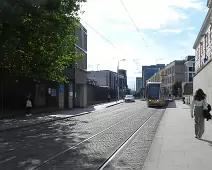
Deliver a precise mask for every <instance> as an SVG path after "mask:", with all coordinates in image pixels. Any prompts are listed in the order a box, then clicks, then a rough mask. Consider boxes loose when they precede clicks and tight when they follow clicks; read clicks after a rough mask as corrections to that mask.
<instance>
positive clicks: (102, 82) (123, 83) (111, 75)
mask: <svg viewBox="0 0 212 170" xmlns="http://www.w3.org/2000/svg"><path fill="white" fill-rule="evenodd" d="M117 76H118V77H119V89H120V90H123V89H125V88H127V77H126V76H125V75H123V74H117V73H116V72H113V71H110V70H101V71H89V72H88V78H89V79H90V80H94V81H95V82H97V85H98V86H102V87H109V88H111V89H117V84H118V81H117Z"/></svg>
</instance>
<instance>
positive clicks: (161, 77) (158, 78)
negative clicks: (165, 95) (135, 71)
mask: <svg viewBox="0 0 212 170" xmlns="http://www.w3.org/2000/svg"><path fill="white" fill-rule="evenodd" d="M165 78H166V75H165V69H162V70H160V71H159V72H157V73H155V74H154V75H153V76H152V77H151V78H150V79H148V80H147V82H162V83H164V84H165Z"/></svg>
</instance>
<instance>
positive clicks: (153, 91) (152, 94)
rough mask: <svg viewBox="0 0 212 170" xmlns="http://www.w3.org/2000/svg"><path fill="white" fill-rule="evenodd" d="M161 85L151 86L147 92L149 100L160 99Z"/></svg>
mask: <svg viewBox="0 0 212 170" xmlns="http://www.w3.org/2000/svg"><path fill="white" fill-rule="evenodd" d="M159 92H160V85H159V84H150V85H149V88H148V90H147V97H148V99H159Z"/></svg>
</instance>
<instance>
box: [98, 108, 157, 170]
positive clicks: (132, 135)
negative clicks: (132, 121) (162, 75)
mask: <svg viewBox="0 0 212 170" xmlns="http://www.w3.org/2000/svg"><path fill="white" fill-rule="evenodd" d="M158 110H159V109H157V110H156V111H155V112H153V113H152V114H151V115H150V116H149V117H148V118H147V119H146V120H145V122H143V123H142V124H141V125H140V126H139V127H138V128H137V129H136V130H135V132H134V133H133V134H131V135H130V136H129V137H128V138H127V139H126V140H125V141H124V142H123V143H122V144H121V145H120V146H119V148H117V149H116V150H115V151H114V152H113V153H112V154H111V156H110V157H109V158H108V159H106V160H105V162H104V163H103V164H102V165H101V166H100V167H99V168H98V170H103V169H104V168H105V167H106V166H107V165H109V163H110V162H111V161H112V160H113V158H114V157H115V156H116V155H117V154H118V153H119V152H120V151H121V150H122V149H123V148H124V147H125V145H126V144H127V143H128V142H130V141H131V139H132V138H134V137H135V136H136V135H137V133H138V132H139V131H140V130H141V129H142V128H143V126H144V125H145V124H146V123H147V122H148V121H149V119H150V118H151V117H152V116H153V115H154V114H155V113H156V112H157V111H158Z"/></svg>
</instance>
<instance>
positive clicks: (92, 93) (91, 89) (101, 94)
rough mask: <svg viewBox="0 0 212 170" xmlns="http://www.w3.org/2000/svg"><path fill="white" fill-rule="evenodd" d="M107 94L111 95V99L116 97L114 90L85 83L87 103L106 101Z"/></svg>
mask: <svg viewBox="0 0 212 170" xmlns="http://www.w3.org/2000/svg"><path fill="white" fill-rule="evenodd" d="M108 94H110V96H111V100H115V99H116V96H117V95H116V94H117V92H116V90H114V89H110V88H106V87H99V86H95V85H91V84H87V103H88V105H92V104H97V103H101V102H106V101H107V100H108Z"/></svg>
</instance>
